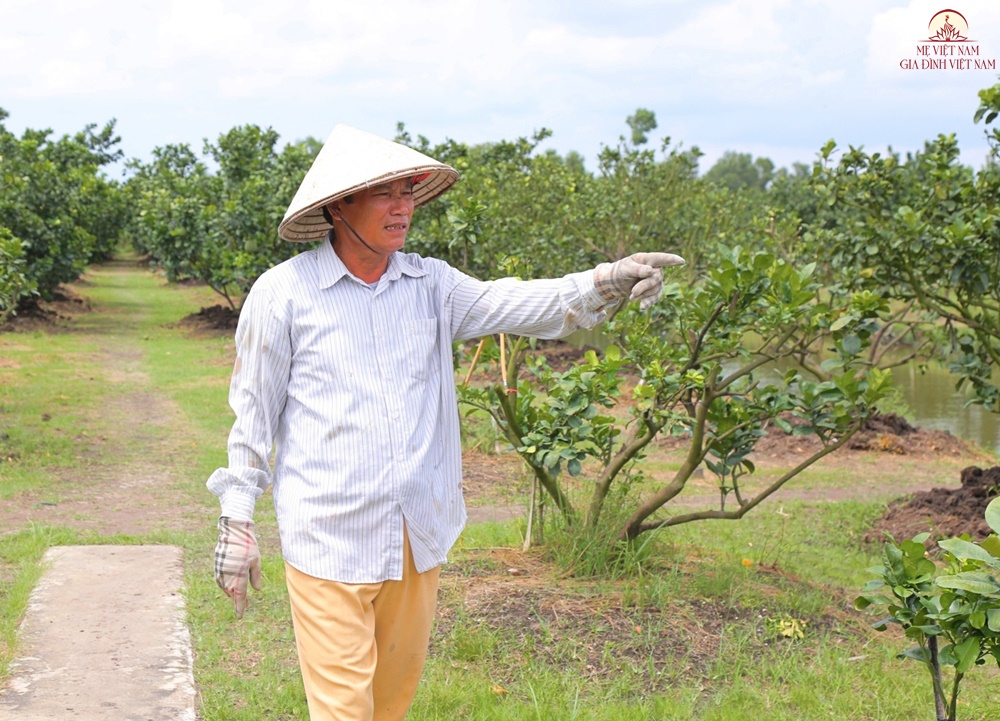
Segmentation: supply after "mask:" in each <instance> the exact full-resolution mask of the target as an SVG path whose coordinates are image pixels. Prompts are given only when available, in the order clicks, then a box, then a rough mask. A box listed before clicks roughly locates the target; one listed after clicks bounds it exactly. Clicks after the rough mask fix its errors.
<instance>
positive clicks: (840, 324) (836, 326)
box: [830, 315, 854, 332]
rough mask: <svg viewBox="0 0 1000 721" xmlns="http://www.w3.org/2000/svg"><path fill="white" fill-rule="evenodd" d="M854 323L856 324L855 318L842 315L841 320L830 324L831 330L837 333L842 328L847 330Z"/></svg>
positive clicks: (838, 319)
mask: <svg viewBox="0 0 1000 721" xmlns="http://www.w3.org/2000/svg"><path fill="white" fill-rule="evenodd" d="M853 322H854V318H853V316H851V315H842V316H840V317H839V318H837V320H835V321H833V323H831V324H830V330H831V331H834V332H836V331H838V330H840V329H842V328H846V327H847V326H849V325H850V324H851V323H853Z"/></svg>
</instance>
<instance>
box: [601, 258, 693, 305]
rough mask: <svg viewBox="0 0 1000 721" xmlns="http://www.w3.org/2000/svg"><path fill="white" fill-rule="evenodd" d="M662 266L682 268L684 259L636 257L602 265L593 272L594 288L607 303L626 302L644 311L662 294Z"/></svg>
mask: <svg viewBox="0 0 1000 721" xmlns="http://www.w3.org/2000/svg"><path fill="white" fill-rule="evenodd" d="M665 265H684V259H683V258H681V257H680V256H679V255H674V254H673V253H635V254H634V255H630V256H628V257H627V258H622V259H621V260H617V261H615V262H614V263H601V264H600V265H599V266H597V267H596V268H594V287H595V289H596V290H597V293H598V294H599V295H600V296H601V297H602V298H604V300H606V301H608V302H611V301H613V300H619V299H621V298H628V299H629V300H637V301H639V307H640V308H642V309H643V310H646V309H647V308H649V306H651V305H653V303H655V302H656V301H657V299H658V298H659V297H660V293H661V292H663V270H662V269H663V266H665Z"/></svg>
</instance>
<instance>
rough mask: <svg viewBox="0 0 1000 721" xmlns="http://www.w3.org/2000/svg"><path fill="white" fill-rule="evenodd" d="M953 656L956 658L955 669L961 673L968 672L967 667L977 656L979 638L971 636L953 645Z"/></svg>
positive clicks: (971, 664)
mask: <svg viewBox="0 0 1000 721" xmlns="http://www.w3.org/2000/svg"><path fill="white" fill-rule="evenodd" d="M955 657H956V658H957V659H958V663H956V664H955V671H956V672H957V673H963V674H964V673H968V671H969V669H970V668H972V666H973V665H974V664H975V663H976V659H978V658H979V639H978V638H977V637H975V636H973V637H971V638H967V639H965V640H964V641H962V643H960V644H958V645H957V646H955Z"/></svg>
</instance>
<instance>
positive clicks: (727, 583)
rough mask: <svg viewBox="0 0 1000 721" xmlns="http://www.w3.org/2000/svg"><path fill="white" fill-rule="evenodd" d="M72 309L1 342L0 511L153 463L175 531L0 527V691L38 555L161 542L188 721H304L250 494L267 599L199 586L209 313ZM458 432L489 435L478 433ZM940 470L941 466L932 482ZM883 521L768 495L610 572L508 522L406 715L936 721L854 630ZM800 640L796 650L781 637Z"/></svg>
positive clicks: (205, 542)
mask: <svg viewBox="0 0 1000 721" xmlns="http://www.w3.org/2000/svg"><path fill="white" fill-rule="evenodd" d="M77 292H79V293H81V294H83V295H85V296H86V297H87V298H88V299H89V300H90V302H91V303H92V305H93V307H94V311H93V312H91V313H84V314H81V315H79V316H77V317H76V319H75V320H74V321H73V322H72V323H66V324H65V325H66V326H67V329H66V330H65V331H64V332H57V333H52V332H45V331H36V332H27V333H13V334H6V335H2V336H0V388H2V391H0V451H2V458H3V460H2V461H0V478H2V483H0V510H2V509H3V508H7V509H10V508H16V507H22V508H28V509H32V508H35V504H39V503H46V502H54V503H62V502H63V501H64V500H65V499H68V498H71V493H70V492H69V491H68V490H67V487H66V479H69V478H72V477H74V474H76V475H79V473H80V471H79V466H80V463H81V461H80V459H81V458H86V459H89V461H88V463H92V464H94V465H95V466H101V464H104V465H108V464H118V465H122V464H125V465H128V464H129V463H142V462H144V461H145V460H149V459H150V458H151V459H152V460H153V461H155V462H158V463H161V464H163V465H164V466H165V467H167V468H169V470H170V473H171V475H172V476H174V477H175V481H176V482H175V483H174V484H173V485H172V486H171V488H170V492H169V495H167V496H165V498H169V499H172V504H174V505H175V506H176V508H183V509H186V511H185V513H186V514H187V515H184V514H181V515H180V516H179V517H178V523H177V524H175V525H174V526H166V527H157V528H152V527H151V528H150V529H149V530H142V529H140V530H138V531H135V532H131V533H129V534H128V535H122V534H121V533H115V532H111V531H109V532H107V533H104V534H103V535H102V534H101V533H95V532H93V531H90V530H87V528H86V525H85V524H80V523H76V522H75V521H74V519H72V518H68V519H66V520H65V522H64V523H63V524H62V525H51V524H45V523H40V522H38V521H34V522H19V524H18V525H17V526H12V527H10V528H5V529H4V533H3V535H0V676H3V675H5V674H7V673H8V672H9V671H8V668H9V663H10V660H11V658H12V657H13V655H14V654H15V652H16V648H17V645H16V628H17V624H18V622H19V621H20V619H21V618H22V617H23V614H24V612H25V609H26V605H27V602H28V596H29V593H30V589H31V588H32V587H33V586H34V585H35V583H37V580H38V578H39V577H40V574H41V572H42V570H43V569H42V565H41V564H42V557H43V555H44V552H45V550H46V549H47V548H49V547H51V546H53V545H59V544H66V543H98V542H101V543H174V544H177V545H179V546H181V547H182V548H183V549H184V552H185V595H186V603H187V613H188V620H189V623H190V627H191V633H192V639H193V642H194V644H195V679H196V682H197V684H198V687H199V693H200V714H201V717H202V718H204V719H206V720H210V721H222V720H229V719H233V720H235V719H246V720H248V721H249V720H250V719H254V720H257V719H262V718H267V719H304V718H306V716H307V714H306V711H305V702H304V697H303V694H302V690H301V682H300V680H299V676H298V667H297V663H296V659H295V650H294V639H293V636H292V632H291V624H290V620H289V618H288V609H287V595H286V593H285V589H284V583H283V565H282V562H281V559H280V556H279V552H278V542H277V538H276V532H275V527H274V515H273V509H272V508H271V506H270V503H269V500H268V498H267V497H266V496H265V498H264V499H262V501H261V503H260V505H259V508H258V513H257V520H258V530H259V531H260V533H261V535H262V539H261V547H262V551H263V552H264V553H265V558H264V576H265V583H264V588H263V590H262V591H261V592H259V593H253V595H252V605H251V608H250V609H249V611H248V612H247V616H246V617H245V619H244V620H243V621H242V622H236V621H235V620H234V619H233V614H232V609H231V608H230V606H229V601H228V600H227V599H225V598H224V597H223V596H222V594H221V592H219V590H218V588H216V586H215V583H214V580H213V578H212V548H213V545H214V517H215V514H216V513H217V510H216V508H217V507H216V502H215V499H214V498H212V497H211V495H210V494H209V493H208V492H207V491H206V490H205V488H204V479H205V478H207V476H208V475H209V474H210V473H211V471H212V470H214V469H215V468H216V467H217V466H219V465H222V464H224V463H225V442H226V434H227V433H228V429H229V424H230V422H231V414H230V411H229V409H228V406H227V403H226V391H227V388H228V379H229V372H230V367H231V363H232V356H231V354H232V351H231V345H232V344H231V340H230V336H231V334H228V333H219V334H201V333H194V332H191V331H190V330H186V329H185V328H183V327H180V326H178V324H177V321H178V320H179V319H180V318H182V317H183V316H185V315H187V314H188V313H192V312H194V311H196V310H197V309H198V308H199V307H201V306H203V305H208V304H211V303H215V302H218V301H216V300H215V299H214V297H213V296H212V295H211V294H210V293H209V292H207V291H206V290H205V289H204V288H197V287H176V286H175V287H171V286H167V285H166V284H165V283H164V282H163V281H162V279H160V278H158V277H156V276H154V275H152V274H149V273H146V272H141V271H139V270H138V269H137V268H135V267H133V268H132V269H131V270H128V269H127V268H123V267H122V266H120V265H119V266H105V267H97V268H94V269H92V270H91V271H90V272H89V273H88V275H87V277H86V283H84V284H81V285H79V286H78V287H77ZM109 353H110V354H113V357H114V358H115V359H116V360H115V362H114V363H109V362H108V358H109V357H110V356H109ZM144 394H149V397H151V396H153V395H155V396H156V397H159V398H162V399H164V401H165V402H166V404H167V405H165V406H163V407H165V408H168V409H170V413H169V417H167V418H155V417H152V418H150V417H147V416H146V415H142V414H140V415H139V416H136V417H130V416H129V415H128V408H129V406H127V405H126V406H123V407H122V408H124V409H125V410H121V408H119V406H118V405H116V403H117V402H118V400H120V397H124V396H130V395H135V396H137V397H139V398H144V397H147V396H146V395H144ZM158 407H159V406H158ZM115 409H118V410H115ZM46 414H47V415H48V419H47V420H46V419H44V416H45V415H46ZM123 414H124V415H123ZM137 429H138V430H137ZM126 431H128V432H126ZM469 438H470V442H481V443H486V444H489V442H490V437H489V433H488V429H483V430H480V431H476V432H472V433H471V434H470V436H469ZM661 462H663V463H666V462H664V461H661ZM950 463H952V462H951V461H949V462H948V464H943V465H942V469H949V470H948V472H949V473H950V472H951V471H950V468H951V465H949V464H950ZM88 467H89V466H88ZM850 484H851V478H850V476H849V475H848V472H847V471H843V470H841V471H838V470H837V469H836V468H833V467H830V468H824V469H822V472H821V473H817V474H816V475H815V476H813V477H811V478H810V477H806V478H804V479H803V480H802V481H801V482H800V483H799V484H798V485H799V487H804V488H807V489H808V488H815V489H821V488H827V487H837V488H843V487H848V486H849V485H850ZM882 508H883V506H882V502H881V501H878V500H873V499H862V500H857V499H847V500H840V501H837V502H835V503H832V502H819V501H813V500H788V501H785V502H782V503H777V502H768V503H765V504H764V505H762V506H761V508H759V509H757V510H756V511H755V512H754V513H753V514H751V515H750V516H748V517H747V518H746V519H744V520H742V521H739V522H721V521H719V522H707V523H701V524H690V525H687V526H680V527H677V528H673V529H670V530H669V531H664V532H660V533H659V534H657V535H655V536H650V537H648V540H649V543H648V544H647V545H646V546H645V548H644V549H643V551H642V552H641V553H638V554H632V555H627V556H621V557H618V558H615V559H613V560H614V563H613V564H611V565H610V566H609V565H608V563H609V560H608V556H607V554H603V550H602V549H603V546H602V544H601V543H600V542H599V539H597V538H594V539H591V540H592V541H593V542H592V543H590V544H586V543H584V544H581V543H580V542H579V540H578V539H576V540H574V539H573V538H572V537H570V536H568V535H567V534H565V532H564V531H563V529H561V528H560V527H559V525H558V524H557V523H555V522H554V520H553V518H552V514H551V513H549V523H548V524H547V526H546V528H545V538H546V544H545V545H544V546H541V547H537V548H532V549H531V550H529V551H528V552H524V551H522V550H521V545H522V541H523V533H524V521H523V519H517V520H514V521H510V522H505V523H488V524H477V525H475V526H470V527H469V528H468V529H467V530H466V531H465V532H464V533H463V535H462V537H461V538H460V540H459V543H458V545H457V546H456V548H455V549H454V552H453V554H452V561H453V562H452V563H451V564H449V565H448V566H447V567H446V568H445V571H444V574H443V576H442V588H441V595H440V608H439V614H438V621H437V624H436V628H435V632H434V636H433V638H432V647H431V654H430V657H429V660H428V664H427V668H426V672H425V678H424V682H423V683H422V685H421V687H420V689H419V691H418V694H417V698H416V700H415V702H414V707H413V709H412V711H411V713H410V716H409V717H408V718H410V719H414V720H415V721H429V720H431V719H441V720H444V719H447V720H448V721H454V719H458V718H461V719H482V720H491V721H492V720H496V721H507V720H511V721H513V720H515V719H517V720H521V719H557V720H560V721H562V720H565V719H581V720H583V719H586V720H588V721H604V720H609V721H610V720H612V719H614V720H616V721H617V720H630V719H636V720H637V721H638V720H639V719H642V720H643V721H645V720H647V719H651V718H653V719H692V718H697V719H719V720H722V719H725V720H726V721H733V720H737V721H738V720H740V719H753V721H760V719H767V720H768V721H771V720H772V719H796V720H799V719H827V718H849V719H872V720H874V719H879V720H883V719H884V720H886V721H888V720H893V719H913V718H928V719H930V718H933V715H932V714H933V707H932V701H931V695H930V685H929V684H928V683H927V680H926V678H925V676H926V672H925V671H924V670H923V669H922V668H920V667H918V666H917V665H916V664H913V663H911V662H905V663H904V662H902V661H899V660H897V659H896V658H895V655H896V654H897V653H899V652H900V651H902V650H903V649H904V648H906V646H907V644H906V641H905V639H903V638H901V637H899V635H898V634H894V633H892V632H891V631H890V632H889V633H887V634H877V633H875V632H874V631H872V630H870V628H869V623H870V621H871V619H870V618H869V617H867V616H866V615H865V614H861V613H857V612H855V611H854V610H853V609H852V608H851V605H850V602H851V599H852V598H853V596H854V595H856V594H857V593H858V592H859V589H860V586H861V585H862V584H863V583H864V581H865V580H867V575H866V573H865V568H866V567H867V566H869V565H873V564H874V563H875V562H876V560H877V559H876V557H875V553H876V549H872V548H870V547H866V546H863V545H862V544H861V543H860V541H859V539H860V538H861V537H862V536H863V535H864V533H865V530H866V528H867V526H868V524H869V522H870V521H871V519H873V518H874V517H876V516H878V515H879V513H880V512H881V510H882ZM35 510H38V509H35ZM10 517H12V518H13V517H14V516H10ZM188 518H190V519H193V523H186V522H185V521H186V519H188ZM602 554H603V555H602ZM568 568H569V569H574V572H573V573H568V572H567V571H566V569H568ZM602 568H603V569H604V570H605V572H604V573H601V574H598V573H596V571H597V570H598V569H602ZM608 569H610V571H611V572H607V571H608ZM793 622H794V624H793ZM796 625H797V627H798V628H800V629H801V630H802V637H801V638H799V637H794V636H791V637H790V636H785V635H782V633H781V629H782V628H789V627H792V626H796ZM998 681H1000V677H998V674H997V673H996V671H995V669H989V668H985V669H977V670H976V671H974V672H972V673H971V674H970V675H969V677H968V679H967V681H966V682H965V688H964V689H963V695H962V697H961V698H960V706H961V711H960V717H961V718H963V719H983V720H985V719H993V718H995V709H996V708H997V707H998V706H1000V685H998Z"/></svg>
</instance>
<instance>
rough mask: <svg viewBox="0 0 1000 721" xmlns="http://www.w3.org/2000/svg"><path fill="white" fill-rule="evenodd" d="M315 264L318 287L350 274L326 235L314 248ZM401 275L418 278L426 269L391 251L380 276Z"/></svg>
mask: <svg viewBox="0 0 1000 721" xmlns="http://www.w3.org/2000/svg"><path fill="white" fill-rule="evenodd" d="M316 264H317V266H318V268H319V287H320V288H330V287H332V286H334V285H336V283H337V282H338V281H339V280H340V279H341V278H343V277H344V276H345V275H346V276H349V275H351V271H349V270H348V269H347V266H346V265H344V261H342V260H341V259H340V256H338V255H337V254H336V252H334V250H333V244H332V243H331V242H330V236H327V237H326V240H324V241H323V242H322V243H321V244H320V246H319V248H317V249H316ZM403 275H408V276H410V277H413V278H419V277H420V276H423V275H427V271H426V270H424V269H423V268H419V267H417V266H416V265H414V263H413V262H412V261H411V260H410V259H409V257H408V256H407V255H406V254H403V253H393V254H392V255H390V256H389V267H388V268H386V271H385V274H384V275H383V276H382V278H384V279H385V280H387V281H393V280H398V279H399V277H400V276H403Z"/></svg>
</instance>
